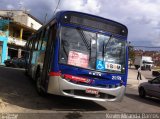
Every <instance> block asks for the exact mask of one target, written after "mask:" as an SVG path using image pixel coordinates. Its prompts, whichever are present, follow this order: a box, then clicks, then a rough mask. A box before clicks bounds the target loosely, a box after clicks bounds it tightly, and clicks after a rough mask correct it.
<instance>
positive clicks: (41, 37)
mask: <svg viewBox="0 0 160 119" xmlns="http://www.w3.org/2000/svg"><path fill="white" fill-rule="evenodd" d="M43 36H44V30H43V31H42V32H41V33H40V34H39V43H38V50H41V47H42V40H43Z"/></svg>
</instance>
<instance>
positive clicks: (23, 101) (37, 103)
mask: <svg viewBox="0 0 160 119" xmlns="http://www.w3.org/2000/svg"><path fill="white" fill-rule="evenodd" d="M0 99H2V101H3V102H6V103H9V105H10V104H11V105H16V106H20V107H23V108H27V109H35V110H57V111H58V110H60V111H62V110H64V111H65V110H66V111H70V110H79V111H103V110H106V108H104V107H102V106H100V105H99V104H97V103H95V102H93V101H86V100H79V99H73V98H68V97H60V96H53V95H48V96H47V97H45V98H44V97H40V96H39V95H38V94H37V92H36V89H35V86H34V83H33V81H32V80H30V79H29V78H27V77H26V76H25V75H24V70H22V69H13V68H6V67H0Z"/></svg>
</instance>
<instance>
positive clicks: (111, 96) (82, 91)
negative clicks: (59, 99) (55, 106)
mask: <svg viewBox="0 0 160 119" xmlns="http://www.w3.org/2000/svg"><path fill="white" fill-rule="evenodd" d="M87 89H91V90H96V91H98V94H89V93H86V90H87ZM48 93H50V94H56V95H62V96H69V97H73V98H79V99H85V100H93V101H121V100H122V98H123V96H124V93H125V86H119V87H116V88H99V87H93V86H85V85H79V84H74V83H71V82H69V81H67V80H66V79H63V78H61V77H59V76H54V77H50V79H49V84H48Z"/></svg>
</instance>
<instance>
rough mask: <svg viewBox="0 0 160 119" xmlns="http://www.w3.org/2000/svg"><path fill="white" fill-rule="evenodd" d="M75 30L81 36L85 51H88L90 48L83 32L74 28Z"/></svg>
mask: <svg viewBox="0 0 160 119" xmlns="http://www.w3.org/2000/svg"><path fill="white" fill-rule="evenodd" d="M76 29H77V31H78V32H79V34H80V35H81V37H82V40H83V42H84V44H85V45H86V47H87V49H88V50H90V49H91V46H90V45H89V42H88V41H87V38H86V36H85V34H84V33H83V31H82V30H81V29H80V28H76Z"/></svg>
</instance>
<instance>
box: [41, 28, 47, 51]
mask: <svg viewBox="0 0 160 119" xmlns="http://www.w3.org/2000/svg"><path fill="white" fill-rule="evenodd" d="M48 37H49V29H47V30H46V31H45V33H44V37H43V42H42V47H41V50H43V51H45V50H46V47H47V41H48Z"/></svg>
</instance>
